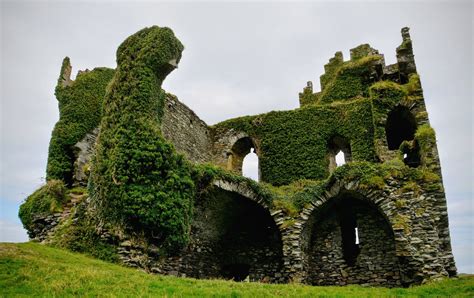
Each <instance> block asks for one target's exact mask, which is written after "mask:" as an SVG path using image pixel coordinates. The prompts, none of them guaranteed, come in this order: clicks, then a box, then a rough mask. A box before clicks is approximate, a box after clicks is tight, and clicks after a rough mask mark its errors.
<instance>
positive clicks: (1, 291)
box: [0, 243, 474, 297]
mask: <svg viewBox="0 0 474 298" xmlns="http://www.w3.org/2000/svg"><path fill="white" fill-rule="evenodd" d="M0 296H2V297H12V296H15V297H16V296H30V297H44V296H47V297H64V296H87V297H88V296H101V297H103V296H105V297H108V296H120V297H137V296H138V297H190V296H193V297H318V296H331V297H397V296H408V297H446V296H451V297H473V296H474V277H473V276H462V277H460V278H456V279H449V280H443V281H439V282H435V283H431V284H428V285H423V286H417V287H412V288H408V289H385V288H364V287H360V286H346V287H311V286H303V285H297V284H287V285H270V284H260V283H237V282H230V281H223V280H196V279H191V278H176V277H169V276H160V275H150V274H147V273H144V272H140V271H138V270H134V269H130V268H125V267H122V266H119V265H115V264H110V263H106V262H103V261H98V260H95V259H92V258H89V257H86V256H84V255H81V254H77V253H71V252H68V251H64V250H60V249H55V248H51V247H48V246H44V245H40V244H37V243H21V244H10V243H1V244H0Z"/></svg>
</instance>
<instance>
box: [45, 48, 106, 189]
mask: <svg viewBox="0 0 474 298" xmlns="http://www.w3.org/2000/svg"><path fill="white" fill-rule="evenodd" d="M70 67H71V66H70V61H69V58H68V57H66V58H64V61H63V65H62V67H61V74H60V77H59V80H58V85H57V86H56V93H55V94H56V98H57V100H58V104H59V121H58V122H57V123H56V125H55V126H54V129H53V133H52V136H51V140H50V143H49V152H48V164H47V168H46V179H47V180H54V179H59V180H63V181H64V182H65V183H66V184H67V185H69V186H70V185H71V184H72V176H73V170H74V151H73V146H74V145H75V144H76V143H77V142H79V141H80V140H81V139H82V138H84V136H85V135H86V134H87V133H89V132H90V131H92V130H93V129H94V128H96V127H97V126H98V125H99V122H100V119H101V116H102V101H103V98H104V95H105V89H106V86H107V84H108V83H109V82H110V80H111V79H112V76H113V74H114V70H112V69H109V68H95V69H94V70H92V71H85V72H81V73H79V74H78V75H77V78H76V80H75V81H70V83H69V84H67V85H63V79H64V75H65V71H66V70H67V69H68V68H69V69H70Z"/></svg>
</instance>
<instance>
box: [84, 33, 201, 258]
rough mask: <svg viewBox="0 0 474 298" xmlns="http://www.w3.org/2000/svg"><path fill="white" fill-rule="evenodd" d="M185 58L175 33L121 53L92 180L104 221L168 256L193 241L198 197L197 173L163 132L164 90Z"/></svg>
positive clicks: (137, 40) (139, 41) (128, 45)
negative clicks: (168, 77) (193, 214)
mask: <svg viewBox="0 0 474 298" xmlns="http://www.w3.org/2000/svg"><path fill="white" fill-rule="evenodd" d="M182 50H183V45H182V44H181V43H180V42H179V41H178V39H176V37H175V36H174V34H173V32H172V31H171V30H170V29H168V28H160V27H156V26H155V27H150V28H145V29H143V30H140V31H139V32H137V33H136V34H134V35H132V36H130V37H129V38H127V39H126V40H125V41H124V42H123V43H122V44H121V45H120V47H119V49H118V51H117V64H118V67H117V70H116V73H115V76H114V78H113V81H112V83H111V86H110V89H109V91H108V92H107V95H106V97H105V102H104V116H103V118H102V122H101V125H100V131H101V132H100V135H99V138H98V142H97V147H96V152H97V153H96V156H95V159H94V161H93V168H92V172H91V186H90V192H91V196H92V199H93V201H94V202H95V203H96V204H98V205H99V206H100V208H98V210H99V213H100V216H101V218H103V219H104V220H106V221H109V222H113V223H116V224H119V225H121V226H123V227H124V228H125V229H126V230H127V231H129V232H133V233H137V234H144V235H145V236H146V237H148V238H149V239H150V240H151V241H152V242H155V243H157V244H159V245H161V247H162V248H163V249H164V250H165V251H167V252H175V251H177V250H179V249H180V248H182V247H183V246H184V245H186V243H187V241H188V234H189V229H190V219H191V211H192V210H191V209H192V208H191V207H192V199H193V196H194V192H195V190H194V182H193V180H192V177H191V168H190V166H189V165H188V163H187V162H186V161H185V160H184V159H183V157H182V156H181V155H178V154H176V152H175V150H174V148H173V146H172V145H171V144H170V143H168V142H167V141H166V140H165V139H164V138H163V136H162V135H161V131H160V119H161V115H162V112H163V104H164V95H165V93H164V91H163V90H162V89H161V84H162V81H163V80H164V78H165V77H166V75H167V74H168V73H169V72H171V71H172V70H173V69H174V66H173V65H172V64H170V61H171V63H177V62H179V59H180V58H181V52H182Z"/></svg>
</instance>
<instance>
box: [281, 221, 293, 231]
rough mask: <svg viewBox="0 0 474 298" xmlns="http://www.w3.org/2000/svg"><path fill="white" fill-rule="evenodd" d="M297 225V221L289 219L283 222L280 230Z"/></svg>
mask: <svg viewBox="0 0 474 298" xmlns="http://www.w3.org/2000/svg"><path fill="white" fill-rule="evenodd" d="M295 223H296V220H294V219H287V220H285V221H283V223H282V224H281V227H280V228H281V229H283V230H284V229H287V228H289V227H292V226H293V225H294V224H295Z"/></svg>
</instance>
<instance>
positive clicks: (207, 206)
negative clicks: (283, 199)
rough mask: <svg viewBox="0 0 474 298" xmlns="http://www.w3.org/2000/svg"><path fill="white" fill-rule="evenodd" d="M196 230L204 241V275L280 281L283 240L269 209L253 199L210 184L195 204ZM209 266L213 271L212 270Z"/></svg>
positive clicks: (201, 240)
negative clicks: (200, 199)
mask: <svg viewBox="0 0 474 298" xmlns="http://www.w3.org/2000/svg"><path fill="white" fill-rule="evenodd" d="M195 231H196V232H197V235H196V236H195V238H199V241H200V242H201V243H206V245H205V246H206V249H205V250H206V253H205V254H202V257H201V259H202V260H207V263H206V264H203V265H204V267H205V268H204V269H203V270H208V271H209V272H210V274H208V276H206V277H216V278H224V279H228V280H235V281H242V280H246V279H248V280H250V281H267V282H278V281H281V275H279V273H280V272H281V268H282V265H283V264H282V258H283V244H282V240H281V235H280V231H279V230H278V227H277V226H276V224H275V221H274V220H273V217H272V216H271V215H270V212H269V211H268V210H267V209H266V208H264V207H263V206H262V205H260V204H258V203H257V202H254V201H253V200H251V199H249V198H247V197H245V196H243V195H241V194H238V193H235V192H232V191H227V190H223V189H220V188H218V187H213V188H212V189H211V190H210V191H209V192H208V193H207V194H206V197H205V198H204V199H203V200H202V202H201V203H200V204H199V205H198V206H197V208H196V216H195ZM211 270H212V272H211Z"/></svg>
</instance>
